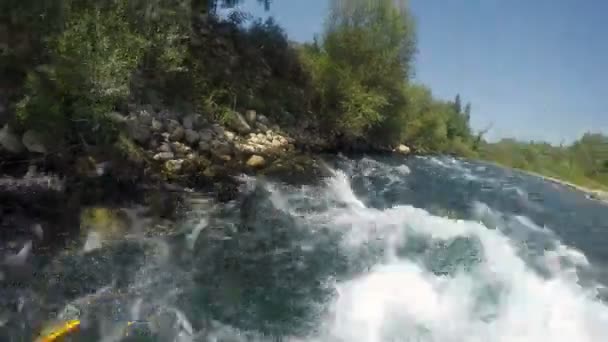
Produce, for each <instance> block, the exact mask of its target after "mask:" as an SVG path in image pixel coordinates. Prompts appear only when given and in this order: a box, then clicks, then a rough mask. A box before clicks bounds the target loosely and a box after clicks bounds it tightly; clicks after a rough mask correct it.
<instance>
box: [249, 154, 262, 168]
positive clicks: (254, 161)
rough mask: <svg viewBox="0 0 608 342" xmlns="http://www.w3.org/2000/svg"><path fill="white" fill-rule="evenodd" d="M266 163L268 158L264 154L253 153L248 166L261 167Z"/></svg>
mask: <svg viewBox="0 0 608 342" xmlns="http://www.w3.org/2000/svg"><path fill="white" fill-rule="evenodd" d="M264 165H266V160H265V159H264V157H262V156H258V155H253V156H251V157H249V159H248V160H247V166H249V167H252V168H256V169H257V168H260V167H264Z"/></svg>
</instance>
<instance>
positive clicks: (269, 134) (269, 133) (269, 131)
mask: <svg viewBox="0 0 608 342" xmlns="http://www.w3.org/2000/svg"><path fill="white" fill-rule="evenodd" d="M272 133H273V132H272V130H271V129H269V130H267V131H266V136H268V137H271V136H272Z"/></svg>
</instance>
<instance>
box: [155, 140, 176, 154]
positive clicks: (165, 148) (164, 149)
mask: <svg viewBox="0 0 608 342" xmlns="http://www.w3.org/2000/svg"><path fill="white" fill-rule="evenodd" d="M158 152H173V150H172V149H171V145H169V144H167V143H166V142H164V143H162V144H160V146H159V147H158Z"/></svg>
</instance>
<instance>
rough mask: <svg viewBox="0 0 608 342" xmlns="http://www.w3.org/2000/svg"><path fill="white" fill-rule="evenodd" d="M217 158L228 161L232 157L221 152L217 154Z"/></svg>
mask: <svg viewBox="0 0 608 342" xmlns="http://www.w3.org/2000/svg"><path fill="white" fill-rule="evenodd" d="M218 158H219V159H221V160H223V161H225V162H229V161H231V160H232V157H231V156H229V155H227V154H222V155H219V156H218Z"/></svg>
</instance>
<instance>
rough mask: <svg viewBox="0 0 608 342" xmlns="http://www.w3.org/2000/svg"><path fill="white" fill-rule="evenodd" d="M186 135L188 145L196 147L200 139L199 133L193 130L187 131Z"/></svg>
mask: <svg viewBox="0 0 608 342" xmlns="http://www.w3.org/2000/svg"><path fill="white" fill-rule="evenodd" d="M184 135H185V138H186V142H188V144H190V145H194V144H195V143H197V142H198V141H199V139H200V135H199V134H198V132H196V131H194V130H192V129H186V130H185V132H184Z"/></svg>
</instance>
